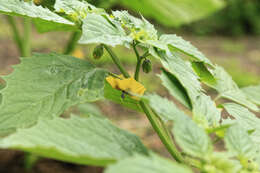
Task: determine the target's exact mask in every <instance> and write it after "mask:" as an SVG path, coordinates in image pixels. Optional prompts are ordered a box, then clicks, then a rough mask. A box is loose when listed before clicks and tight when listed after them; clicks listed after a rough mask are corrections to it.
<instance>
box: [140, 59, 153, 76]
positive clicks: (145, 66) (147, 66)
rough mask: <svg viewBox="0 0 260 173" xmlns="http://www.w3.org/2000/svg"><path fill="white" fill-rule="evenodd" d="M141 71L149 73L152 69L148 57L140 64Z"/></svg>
mask: <svg viewBox="0 0 260 173" xmlns="http://www.w3.org/2000/svg"><path fill="white" fill-rule="evenodd" d="M142 68H143V72H145V73H149V72H150V71H152V63H151V61H150V60H149V59H145V60H144V62H143V64H142Z"/></svg>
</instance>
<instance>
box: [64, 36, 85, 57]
mask: <svg viewBox="0 0 260 173" xmlns="http://www.w3.org/2000/svg"><path fill="white" fill-rule="evenodd" d="M80 36H81V32H80V31H76V32H73V33H72V34H71V36H70V39H69V41H68V43H67V46H66V48H65V50H64V54H71V53H72V52H73V51H74V50H75V48H76V45H77V42H78V40H79V39H80Z"/></svg>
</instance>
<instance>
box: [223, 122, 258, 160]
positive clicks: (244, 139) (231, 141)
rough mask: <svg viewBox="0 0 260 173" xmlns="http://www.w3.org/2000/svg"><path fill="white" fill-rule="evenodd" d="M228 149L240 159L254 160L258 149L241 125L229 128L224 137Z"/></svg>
mask: <svg viewBox="0 0 260 173" xmlns="http://www.w3.org/2000/svg"><path fill="white" fill-rule="evenodd" d="M224 140H225V144H226V147H227V149H228V150H229V151H230V152H231V153H233V154H235V155H236V156H238V158H240V159H244V158H247V159H250V160H251V159H254V158H255V157H256V156H257V149H256V146H255V145H254V143H253V141H252V139H251V138H250V137H249V135H248V133H247V131H246V130H245V129H244V128H243V127H242V126H239V125H234V126H231V127H230V128H228V130H227V132H226V135H225V137H224Z"/></svg>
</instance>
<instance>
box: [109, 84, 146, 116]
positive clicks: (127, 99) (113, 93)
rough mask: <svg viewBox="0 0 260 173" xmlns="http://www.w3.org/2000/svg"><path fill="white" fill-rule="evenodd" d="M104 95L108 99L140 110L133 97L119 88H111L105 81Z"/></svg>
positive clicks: (137, 102)
mask: <svg viewBox="0 0 260 173" xmlns="http://www.w3.org/2000/svg"><path fill="white" fill-rule="evenodd" d="M122 95H123V96H122ZM104 96H105V98H106V99H108V100H110V101H113V102H115V103H118V104H121V105H123V106H125V107H127V108H130V109H133V110H136V111H139V112H142V108H141V107H140V105H139V101H138V100H135V99H133V98H132V97H131V96H129V95H128V94H123V92H122V91H120V90H117V89H114V88H112V87H111V85H110V84H108V83H107V82H106V83H105V90H104Z"/></svg>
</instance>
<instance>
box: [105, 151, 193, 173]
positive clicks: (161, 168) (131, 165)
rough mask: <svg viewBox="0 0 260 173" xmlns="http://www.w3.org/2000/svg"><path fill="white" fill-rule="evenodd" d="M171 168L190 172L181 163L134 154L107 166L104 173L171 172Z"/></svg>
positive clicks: (153, 156)
mask: <svg viewBox="0 0 260 173" xmlns="http://www.w3.org/2000/svg"><path fill="white" fill-rule="evenodd" d="M173 170H174V172H180V173H191V172H192V171H191V170H190V169H189V168H187V167H185V166H183V165H179V164H176V163H174V162H172V161H170V160H167V159H164V158H161V157H159V156H157V155H155V154H152V156H150V157H145V156H141V155H135V156H134V157H130V158H127V159H124V160H122V161H120V162H118V163H117V164H115V165H111V166H109V167H108V169H107V170H106V171H105V173H121V172H124V173H140V172H143V173H161V172H164V173H171V172H172V171H173Z"/></svg>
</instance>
